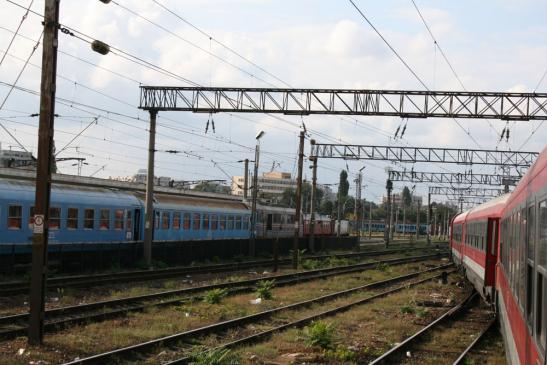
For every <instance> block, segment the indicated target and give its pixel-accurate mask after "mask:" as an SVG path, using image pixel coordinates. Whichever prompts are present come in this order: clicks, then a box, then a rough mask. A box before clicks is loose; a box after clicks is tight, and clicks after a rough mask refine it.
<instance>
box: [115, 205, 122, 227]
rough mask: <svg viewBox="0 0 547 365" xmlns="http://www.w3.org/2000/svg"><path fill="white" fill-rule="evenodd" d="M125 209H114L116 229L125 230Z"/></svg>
mask: <svg viewBox="0 0 547 365" xmlns="http://www.w3.org/2000/svg"><path fill="white" fill-rule="evenodd" d="M123 218H124V212H123V209H114V230H115V231H123Z"/></svg>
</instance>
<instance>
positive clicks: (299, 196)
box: [292, 131, 306, 270]
mask: <svg viewBox="0 0 547 365" xmlns="http://www.w3.org/2000/svg"><path fill="white" fill-rule="evenodd" d="M305 135H306V132H304V131H300V144H299V146H298V177H297V179H296V211H295V216H294V242H293V253H292V266H293V269H295V270H296V269H298V240H299V238H300V212H301V208H302V168H303V165H304V137H305Z"/></svg>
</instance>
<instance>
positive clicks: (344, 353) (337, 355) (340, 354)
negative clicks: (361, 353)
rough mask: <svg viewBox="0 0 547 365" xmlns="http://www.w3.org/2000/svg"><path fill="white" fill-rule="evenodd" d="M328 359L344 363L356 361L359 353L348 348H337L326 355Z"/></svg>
mask: <svg viewBox="0 0 547 365" xmlns="http://www.w3.org/2000/svg"><path fill="white" fill-rule="evenodd" d="M326 355H327V357H330V358H331V359H335V360H338V361H342V362H348V361H355V360H356V359H357V353H356V352H355V351H353V350H351V349H349V348H347V347H346V346H337V347H336V349H334V350H329V351H327V353H326Z"/></svg>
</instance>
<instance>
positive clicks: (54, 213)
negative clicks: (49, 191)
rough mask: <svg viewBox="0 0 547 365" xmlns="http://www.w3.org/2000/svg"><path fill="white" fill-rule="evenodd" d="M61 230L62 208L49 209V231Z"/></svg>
mask: <svg viewBox="0 0 547 365" xmlns="http://www.w3.org/2000/svg"><path fill="white" fill-rule="evenodd" d="M59 228H61V208H56V207H53V208H49V229H51V230H52V231H53V230H58V229H59Z"/></svg>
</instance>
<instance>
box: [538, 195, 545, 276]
mask: <svg viewBox="0 0 547 365" xmlns="http://www.w3.org/2000/svg"><path fill="white" fill-rule="evenodd" d="M538 216H539V221H538V225H539V227H538V228H539V240H538V244H539V247H538V248H539V250H538V259H537V261H538V265H539V266H541V267H542V268H543V270H547V200H544V201H542V202H541V203H539V214H538Z"/></svg>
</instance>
